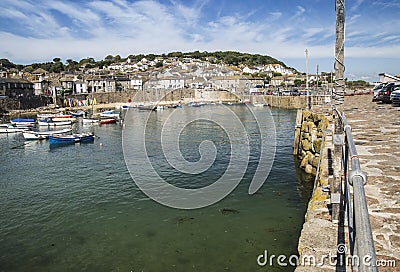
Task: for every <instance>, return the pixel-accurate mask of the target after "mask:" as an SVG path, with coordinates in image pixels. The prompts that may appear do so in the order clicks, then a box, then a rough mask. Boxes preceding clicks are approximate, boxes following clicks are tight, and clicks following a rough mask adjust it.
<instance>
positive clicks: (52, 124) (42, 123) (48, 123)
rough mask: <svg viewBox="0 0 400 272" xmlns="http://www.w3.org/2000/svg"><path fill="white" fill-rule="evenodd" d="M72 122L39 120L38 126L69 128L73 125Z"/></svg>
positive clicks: (49, 119)
mask: <svg viewBox="0 0 400 272" xmlns="http://www.w3.org/2000/svg"><path fill="white" fill-rule="evenodd" d="M71 124H72V121H71V120H65V121H57V122H56V121H54V119H53V118H47V119H45V120H39V121H38V125H39V126H41V127H45V126H46V127H58V126H68V125H71Z"/></svg>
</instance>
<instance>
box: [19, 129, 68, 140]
mask: <svg viewBox="0 0 400 272" xmlns="http://www.w3.org/2000/svg"><path fill="white" fill-rule="evenodd" d="M71 131H72V129H70V128H66V129H61V130H52V131H25V132H23V133H22V135H23V136H24V138H25V140H44V139H48V138H49V136H50V135H59V134H60V135H61V134H65V133H68V132H71Z"/></svg>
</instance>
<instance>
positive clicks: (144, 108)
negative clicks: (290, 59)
mask: <svg viewBox="0 0 400 272" xmlns="http://www.w3.org/2000/svg"><path fill="white" fill-rule="evenodd" d="M137 108H138V109H139V110H149V111H155V110H157V106H154V105H147V106H145V105H139V106H138V107H137Z"/></svg>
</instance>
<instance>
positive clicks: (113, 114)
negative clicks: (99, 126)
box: [99, 110, 119, 118]
mask: <svg viewBox="0 0 400 272" xmlns="http://www.w3.org/2000/svg"><path fill="white" fill-rule="evenodd" d="M99 115H100V117H107V118H119V113H118V112H115V111H113V110H110V111H103V112H100V114H99Z"/></svg>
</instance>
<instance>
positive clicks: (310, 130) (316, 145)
mask: <svg viewBox="0 0 400 272" xmlns="http://www.w3.org/2000/svg"><path fill="white" fill-rule="evenodd" d="M301 118H302V119H301V127H299V128H296V130H297V132H296V136H295V137H298V138H297V139H295V147H294V148H296V149H297V150H295V152H294V154H297V156H298V158H299V159H300V161H301V163H300V168H302V169H304V171H305V172H306V173H308V174H313V175H316V174H317V167H318V162H319V156H320V152H321V146H322V144H323V143H322V141H323V133H324V130H326V129H327V127H328V125H329V118H328V117H327V116H325V115H323V114H318V113H313V112H309V111H305V110H303V111H302V117H301Z"/></svg>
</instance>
